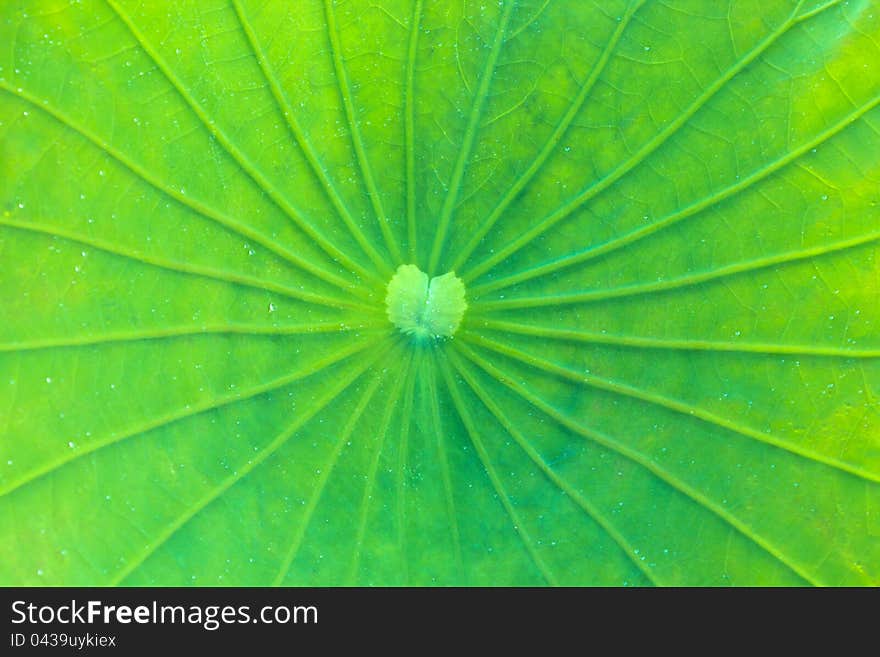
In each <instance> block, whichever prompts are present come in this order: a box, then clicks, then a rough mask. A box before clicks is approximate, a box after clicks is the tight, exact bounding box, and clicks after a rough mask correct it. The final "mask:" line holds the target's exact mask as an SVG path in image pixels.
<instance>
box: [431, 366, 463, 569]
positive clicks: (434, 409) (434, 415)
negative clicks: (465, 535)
mask: <svg viewBox="0 0 880 657" xmlns="http://www.w3.org/2000/svg"><path fill="white" fill-rule="evenodd" d="M429 364H430V366H431V367H430V368H427V371H425V372H424V373H423V377H422V380H423V381H424V383H425V386H426V387H427V397H428V402H429V404H430V406H431V411H430V413H431V429H433V431H434V439H435V440H436V441H437V455H438V457H439V459H438V460H439V461H440V475H441V477H442V479H443V492H444V495H445V498H446V522H447V524H448V526H449V531H450V533H451V535H452V552H453V557H454V558H455V565H456V568H457V570H458V576H459V577H460V578H462V582H465V581H466V578H465V575H466V571H465V569H464V562H463V560H462V556H461V530H460V529H459V527H458V514H457V513H456V511H455V494H454V488H453V485H452V475H451V474H450V470H449V458H448V456H447V454H446V440H445V438H444V436H445V434H444V432H443V423H442V422H441V419H440V399H439V396H438V393H437V382H436V380H435V377H436V376H437V374H438V372H439V371H440V370H439V368H440V364H439V362H438V361H437V350H436V349H432V350H431V360H430V363H429Z"/></svg>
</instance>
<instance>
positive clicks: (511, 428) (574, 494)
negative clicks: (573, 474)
mask: <svg viewBox="0 0 880 657" xmlns="http://www.w3.org/2000/svg"><path fill="white" fill-rule="evenodd" d="M452 351H453V352H454V350H452ZM450 362H451V363H452V366H453V367H454V368H455V370H456V372H458V374H459V375H460V376H461V378H462V379H464V381H465V382H466V383H467V384H468V385H469V386H470V388H471V390H473V391H474V394H475V395H476V396H477V397H479V399H480V401H481V402H483V405H484V406H485V407H486V408H487V409H488V410H489V412H490V413H492V415H493V416H495V419H496V420H498V422H499V423H500V424H501V426H502V427H503V428H504V430H505V431H506V432H507V434H508V435H509V436H510V437H511V438H513V440H514V442H516V444H517V445H519V447H520V448H521V449H522V450H523V451H524V452H525V453H526V454H527V455H528V457H529V458H530V459H531V460H532V462H533V463H534V464H535V465H536V466H538V468H539V469H540V470H541V472H542V473H544V475H545V476H546V477H547V479H548V480H549V481H550V482H551V483H553V484H554V485H555V486H557V487H558V488H559V490H561V491H563V492H564V493H565V494H566V495H567V496H568V497H569V498H570V499H571V500H572V501H574V503H575V504H577V506H578V507H579V508H580V509H581V510H582V511H583V512H584V513H585V514H587V517H589V518H590V520H591V521H593V522H594V523H596V524H597V525H598V526H599V527H600V528H601V529H602V531H604V532H605V533H606V534H607V535H608V536H609V538H611V540H613V541H614V542H615V543H616V544H617V546H618V547H619V548H620V549H621V551H622V552H623V553H624V554H625V555H626V556H627V558H628V559H629V560H630V561H632V563H633V564H634V565H635V566H636V568H637V569H638V570H640V571H641V572H642V574H643V575H644V576H645V577H646V578H647V579H648V581H650V582H651V583H652V584H654V585H655V586H660V585H661V584H660V581H659V580H658V579H657V576H656V574H655V573H654V571H653V570H651V568H649V567H648V565H647V564H646V563H645V562H644V561H642V560H641V559H639V558H637V557H636V555H637V554H638V552H637V550H635V548H634V546H633V545H632V544H631V543H630V542H629V541H627V540H626V537H625V536H624V535H623V534H622V533H621V532H620V531H619V530H618V529H617V528H616V527H615V526H614V525H613V523H611V521H610V520H608V518H607V517H606V516H605V515H604V514H603V513H602V512H601V511H599V509H598V508H597V507H596V506H594V505H593V503H592V502H590V501H589V500H588V499H587V498H585V497H584V496H583V495H581V493H580V492H579V491H578V490H577V489H575V488H574V487H573V486H572V485H571V484H569V483H568V482H567V481H566V480H565V479H564V478H563V477H562V476H560V475H559V474H557V473H556V471H555V470H553V468H551V467H550V465H549V464H548V463H547V461H545V460H544V458H543V457H542V456H541V455H540V454H539V453H538V451H537V450H536V449H535V448H534V447H532V446H531V445H530V444H529V441H528V440H527V439H526V438H525V436H523V434H522V433H521V432H520V431H519V430H518V429H517V428H516V425H515V424H514V423H513V422H511V420H510V419H509V418H508V417H507V415H506V414H505V413H504V411H502V410H501V407H500V406H498V404H496V403H495V401H493V399H492V396H491V395H490V394H489V393H488V392H487V391H486V389H485V387H484V386H483V385H482V384H480V382H479V381H477V380H476V379H475V378H474V377H473V376H472V375H471V374H470V372H468V371H467V368H466V367H464V365H463V364H462V363H461V362H460V358H459V357H458V356H456V355H455V354H454V353H451V354H450Z"/></svg>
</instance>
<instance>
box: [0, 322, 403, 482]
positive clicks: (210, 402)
mask: <svg viewBox="0 0 880 657" xmlns="http://www.w3.org/2000/svg"><path fill="white" fill-rule="evenodd" d="M388 335H389V334H388V333H383V334H382V335H381V336H380V337H378V338H374V339H370V340H363V341H361V342H354V343H353V344H350V345H348V346H347V347H344V348H341V349H339V350H338V351H335V352H334V353H333V354H331V355H330V356H326V357H324V358H320V359H318V360H316V361H315V362H314V363H310V364H309V365H308V366H307V367H305V368H303V369H299V370H296V371H294V372H291V373H289V374H285V375H284V376H281V377H277V378H275V379H272V380H271V381H267V382H265V383H261V384H259V385H256V386H253V387H251V388H247V389H242V390H237V391H236V392H233V393H229V394H227V395H222V396H217V397H214V398H213V399H207V400H205V401H202V402H199V403H196V404H187V405H185V406H184V407H183V408H181V409H178V410H176V411H173V412H171V413H166V414H165V415H163V416H160V417H158V418H154V419H152V420H150V421H148V422H144V423H143V424H141V425H139V426H136V427H133V428H131V429H127V430H125V431H123V432H121V433H116V432H112V433H111V434H110V435H109V436H107V437H105V438H100V439H96V440H93V441H92V442H89V443H87V444H84V445H82V446H79V447H77V449H76V450H65V452H63V454H62V456H60V457H56V458H55V459H53V460H50V461H47V462H46V463H43V464H41V465H40V466H38V467H36V468H34V469H33V470H31V471H30V472H27V473H25V474H24V475H22V476H20V477H18V478H16V479H13V480H11V481H7V482H6V483H4V484H3V485H2V486H0V497H5V496H6V495H9V494H10V493H12V492H14V491H16V490H18V489H19V488H22V487H23V486H25V485H27V484H30V483H32V482H34V481H36V480H38V479H40V478H42V477H44V476H46V475H48V474H50V473H52V472H54V471H55V470H57V469H58V468H61V467H63V466H65V465H67V464H68V463H71V462H73V461H76V460H78V459H81V458H82V457H84V456H87V455H89V454H92V453H94V452H96V451H98V450H100V449H103V448H105V447H109V446H110V445H115V444H117V443H121V442H123V441H125V440H128V439H129V438H134V437H137V436H141V435H143V434H146V433H148V432H150V431H154V430H155V429H159V428H161V427H165V426H168V425H170V424H173V423H175V422H180V421H181V420H185V419H187V418H190V417H194V416H196V415H200V414H202V413H206V412H208V411H213V410H216V409H219V408H223V407H224V406H228V405H229V404H233V403H236V402H239V401H245V400H247V399H251V398H253V397H257V396H258V395H262V394H265V393H267V392H272V391H273V390H277V389H278V388H281V387H283V386H285V385H288V384H290V383H293V382H294V381H298V380H300V379H304V378H305V377H307V376H311V375H313V374H317V373H318V372H320V371H322V370H324V369H326V368H327V367H330V366H331V365H334V364H336V363H338V362H340V361H343V360H345V359H346V358H349V357H350V356H353V355H355V354H357V353H358V352H361V351H364V350H365V349H368V348H369V347H372V346H374V345H377V344H378V343H379V342H380V341H382V340H383V339H387V337H388Z"/></svg>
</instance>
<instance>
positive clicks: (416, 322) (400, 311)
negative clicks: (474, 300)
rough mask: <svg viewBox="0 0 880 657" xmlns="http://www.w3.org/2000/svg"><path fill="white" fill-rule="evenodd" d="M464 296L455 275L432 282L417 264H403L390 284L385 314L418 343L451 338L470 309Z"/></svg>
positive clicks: (436, 278) (386, 297)
mask: <svg viewBox="0 0 880 657" xmlns="http://www.w3.org/2000/svg"><path fill="white" fill-rule="evenodd" d="M464 296H465V295H464V283H462V281H461V279H460V278H459V277H458V276H456V275H455V272H449V273H446V274H443V275H442V276H435V277H434V278H431V279H429V278H428V275H427V274H426V273H425V272H423V271H422V270H421V269H419V268H418V267H416V266H415V265H401V266H400V267H398V268H397V272H395V274H394V276H392V277H391V280H390V281H388V291H387V294H386V295H385V311H386V312H387V313H388V319H390V320H391V323H392V324H394V325H395V326H396V327H397V328H399V329H400V330H401V331H402V332H403V333H406V334H407V335H411V336H413V338H414V339H416V340H418V341H423V340H428V339H437V338H449V337H452V336H453V335H454V334H455V331H456V330H457V329H458V326H459V324H461V319H462V317H463V316H464V311H465V310H466V309H467V302H466V301H465V298H464Z"/></svg>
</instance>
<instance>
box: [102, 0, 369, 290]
mask: <svg viewBox="0 0 880 657" xmlns="http://www.w3.org/2000/svg"><path fill="white" fill-rule="evenodd" d="M106 2H107V4H108V5H109V6H110V8H111V9H112V10H113V11H114V12H115V13H116V15H117V16H119V19H120V20H121V21H122V23H123V24H124V25H125V26H126V27H127V28H128V31H129V32H131V35H132V36H133V37H134V39H135V41H137V43H138V44H139V45H140V47H141V48H142V49H143V51H144V52H145V53H146V54H147V55H148V56H149V57H150V59H152V60H153V62H154V63H155V64H156V66H157V67H158V68H159V70H160V71H161V72H162V74H163V75H164V76H165V78H166V79H167V80H168V81H169V82H170V83H171V85H172V86H173V87H174V89H175V90H176V91H177V92H178V94H179V95H180V97H181V98H182V99H183V100H184V101H185V102H186V104H187V105H188V106H189V107H190V109H191V110H192V111H193V112H194V113H195V115H196V116H197V117H198V118H199V120H200V121H201V122H202V124H203V125H204V127H205V129H206V130H207V131H208V132H209V133H210V134H211V135H213V137H214V138H215V139H216V140H217V143H219V144H220V145H221V146H222V147H223V149H224V150H225V151H226V152H227V153H229V154H230V155H231V156H232V158H233V159H234V160H235V161H236V162H237V163H238V165H239V166H240V167H241V170H242V171H243V172H244V173H245V174H247V176H248V177H249V178H250V179H251V180H253V181H254V183H256V185H257V187H259V188H260V189H261V190H262V191H263V193H265V194H266V196H267V197H268V198H269V199H270V200H271V201H272V203H274V204H275V205H276V206H277V207H278V208H279V209H280V210H281V211H282V212H283V213H284V214H286V215H287V217H288V218H289V219H290V220H291V222H292V223H294V224H295V225H296V226H298V227H299V228H300V229H301V230H302V231H303V232H304V233H306V234H307V235H308V236H309V237H311V238H312V239H313V240H314V241H315V244H316V245H317V246H318V247H319V248H320V249H321V250H322V251H324V252H325V253H326V254H327V255H329V256H330V257H331V258H333V259H334V260H335V261H337V262H339V263H340V264H342V265H344V266H345V267H347V268H348V269H349V271H351V272H353V273H356V274H358V275H360V276H362V277H363V278H366V279H372V280H374V281H376V282H379V283H384V281H383V280H382V279H381V278H377V277H376V274H375V273H374V272H372V271H370V270H368V269H365V268H364V267H363V266H361V265H360V263H358V262H357V261H355V260H353V259H352V258H351V257H349V256H348V254H346V253H345V252H343V251H342V250H341V249H339V248H337V247H336V246H335V245H334V244H333V243H332V242H331V241H330V240H328V239H327V237H325V236H324V235H323V234H322V233H321V232H320V231H319V230H318V229H317V228H315V227H314V226H313V225H312V224H311V222H309V221H307V220H306V218H305V217H304V216H303V214H302V212H301V211H299V210H298V209H296V208H295V207H293V205H291V203H290V202H289V201H288V200H287V199H286V198H285V197H284V195H283V194H282V193H281V192H280V191H279V190H278V189H277V188H276V187H275V185H274V184H273V183H272V182H271V181H270V180H269V179H268V178H266V176H264V175H263V174H262V173H261V172H260V170H259V168H257V166H256V165H254V163H253V162H251V161H250V159H248V157H247V156H246V155H245V154H244V153H243V152H242V151H241V149H239V148H238V147H237V146H235V144H233V143H232V141H231V140H230V139H229V137H228V136H227V135H226V133H224V132H223V130H221V129H220V128H219V127H218V125H217V122H216V121H212V120H211V118H210V116H208V113H207V112H206V111H205V109H204V108H203V107H202V106H201V104H200V103H199V102H198V101H196V99H195V98H194V97H193V95H192V94H191V93H190V92H189V91H187V89H186V87H184V86H183V83H182V82H181V81H180V80H179V79H178V78H177V76H176V75H174V73H173V72H172V70H171V68H170V67H169V66H168V64H167V63H166V62H165V60H164V59H162V57H160V56H159V53H158V52H157V51H156V49H155V48H153V47H152V46H150V45H149V43H148V42H147V40H146V39H145V38H144V36H143V35H142V34H141V32H140V30H138V29H137V27H136V26H135V24H134V22H133V21H132V20H131V18H129V16H128V15H127V14H126V13H125V12H123V11H122V9H121V8H120V7H119V4H118V2H117V0H106Z"/></svg>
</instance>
